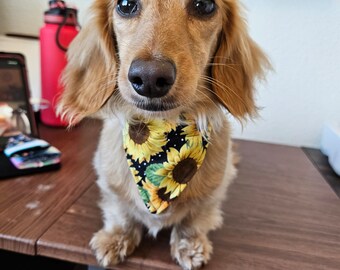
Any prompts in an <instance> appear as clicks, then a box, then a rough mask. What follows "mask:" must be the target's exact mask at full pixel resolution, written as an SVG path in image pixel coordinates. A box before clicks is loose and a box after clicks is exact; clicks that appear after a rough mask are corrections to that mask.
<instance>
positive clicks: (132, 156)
mask: <svg viewBox="0 0 340 270" xmlns="http://www.w3.org/2000/svg"><path fill="white" fill-rule="evenodd" d="M182 118H183V119H182V121H181V124H175V123H171V122H168V121H166V120H150V121H142V120H139V121H136V122H133V123H126V125H125V128H124V131H123V142H124V149H125V152H126V157H127V161H128V165H129V167H130V170H131V173H132V176H133V178H134V180H135V182H136V184H137V186H138V190H139V194H140V196H141V198H142V199H143V201H144V203H145V205H146V207H147V208H148V209H149V211H150V212H151V213H153V214H160V213H162V212H163V211H164V210H166V209H167V208H168V206H169V205H170V204H171V202H172V201H174V200H175V199H176V198H177V197H178V196H179V195H180V194H181V193H182V192H183V190H184V189H185V188H186V187H187V185H188V184H189V182H190V180H191V179H192V178H193V176H194V175H195V174H196V172H197V171H198V169H199V168H200V167H201V165H202V163H203V160H204V158H205V155H206V151H207V148H208V145H209V143H208V139H209V135H210V131H209V132H207V133H208V134H206V133H205V134H204V136H203V134H202V133H201V132H200V131H199V130H198V129H197V126H196V123H195V121H194V120H192V119H190V118H189V117H187V116H186V117H184V116H183V117H182Z"/></svg>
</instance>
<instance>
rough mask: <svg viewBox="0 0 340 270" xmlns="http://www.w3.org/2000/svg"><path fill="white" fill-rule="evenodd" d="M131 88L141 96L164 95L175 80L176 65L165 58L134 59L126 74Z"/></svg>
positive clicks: (157, 96)
mask: <svg viewBox="0 0 340 270" xmlns="http://www.w3.org/2000/svg"><path fill="white" fill-rule="evenodd" d="M128 78H129V81H130V82H131V85H132V87H133V89H134V90H135V91H136V92H137V93H138V94H139V95H141V96H145V97H148V98H160V97H163V96H165V95H166V94H167V93H168V92H169V91H170V89H171V87H172V86H173V84H174V83H175V80H176V67H175V65H174V64H173V63H172V62H170V61H167V60H149V61H147V60H141V59H138V60H135V61H133V62H132V64H131V66H130V70H129V74H128Z"/></svg>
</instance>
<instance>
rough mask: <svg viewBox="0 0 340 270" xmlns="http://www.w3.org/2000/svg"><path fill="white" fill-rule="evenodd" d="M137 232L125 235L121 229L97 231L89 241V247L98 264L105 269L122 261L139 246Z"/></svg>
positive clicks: (139, 236) (139, 235)
mask: <svg viewBox="0 0 340 270" xmlns="http://www.w3.org/2000/svg"><path fill="white" fill-rule="evenodd" d="M140 240H141V234H140V233H139V232H134V233H129V234H128V233H126V232H124V231H123V230H122V229H116V230H114V231H112V232H107V231H105V230H100V231H98V232H97V233H96V234H95V235H94V236H93V237H92V239H91V242H90V246H91V248H92V250H93V251H94V252H95V255H96V258H97V261H98V263H99V264H100V265H101V266H103V267H107V266H109V265H115V264H118V263H119V262H122V261H124V259H125V258H126V256H128V255H130V254H131V253H132V252H133V251H134V249H135V248H136V246H138V245H139V242H140Z"/></svg>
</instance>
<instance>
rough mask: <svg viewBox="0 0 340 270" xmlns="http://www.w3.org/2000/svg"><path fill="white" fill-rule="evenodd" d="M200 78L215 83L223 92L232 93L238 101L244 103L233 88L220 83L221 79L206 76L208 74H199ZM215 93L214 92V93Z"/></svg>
mask: <svg viewBox="0 0 340 270" xmlns="http://www.w3.org/2000/svg"><path fill="white" fill-rule="evenodd" d="M201 78H202V79H203V80H205V81H207V82H209V83H213V84H216V85H217V86H218V87H219V88H220V89H221V90H223V91H224V92H226V93H228V95H229V94H233V95H234V96H235V97H236V98H238V99H239V100H240V102H242V103H243V104H244V105H246V104H245V102H244V100H243V99H242V98H241V97H240V95H238V94H237V93H236V91H235V90H233V89H232V88H231V87H229V86H227V85H226V84H224V83H222V82H221V81H219V80H217V79H214V78H211V77H208V76H204V75H203V76H201ZM213 93H215V92H213ZM215 95H216V93H215ZM219 98H221V97H219ZM222 100H223V99H222Z"/></svg>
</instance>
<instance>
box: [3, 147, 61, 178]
mask: <svg viewBox="0 0 340 270" xmlns="http://www.w3.org/2000/svg"><path fill="white" fill-rule="evenodd" d="M60 167H61V166H60V164H53V165H49V166H45V167H42V168H35V169H26V170H18V169H17V168H15V166H14V165H13V164H12V163H11V162H10V160H9V159H8V158H7V157H6V156H5V154H4V153H0V179H8V178H12V177H17V176H23V175H29V174H36V173H42V172H47V171H52V170H58V169H60Z"/></svg>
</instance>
